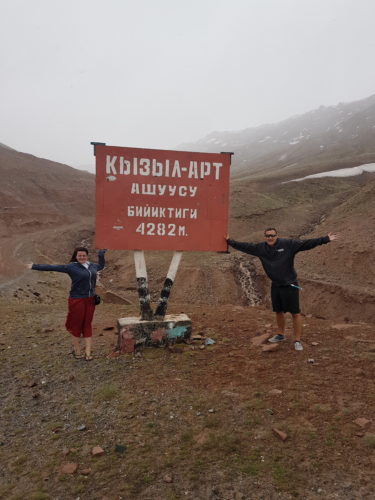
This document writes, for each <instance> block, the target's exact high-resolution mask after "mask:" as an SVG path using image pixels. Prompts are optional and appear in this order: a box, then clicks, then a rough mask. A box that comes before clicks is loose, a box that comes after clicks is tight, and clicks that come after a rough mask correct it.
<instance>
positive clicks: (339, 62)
mask: <svg viewBox="0 0 375 500" xmlns="http://www.w3.org/2000/svg"><path fill="white" fill-rule="evenodd" d="M374 15H375V4H374V2H373V1H372V0H357V1H354V0H314V1H313V0H311V1H310V0H262V1H259V0H232V1H229V0H190V1H189V2H177V1H176V0H157V1H153V0H138V1H136V0H107V1H106V2H104V1H99V0H64V1H62V0H33V1H32V2H30V1H29V0H2V2H1V19H0V64H1V69H2V71H1V80H0V106H1V118H0V142H2V143H5V144H7V145H9V146H11V147H14V148H15V149H19V150H21V151H25V152H29V153H32V154H35V155H38V156H42V157H46V158H50V159H53V160H56V161H60V162H63V163H68V164H70V165H72V166H80V165H85V164H90V163H93V156H92V149H91V147H90V145H89V143H90V141H91V140H100V141H103V142H107V143H108V144H113V145H122V146H136V147H150V148H167V149H173V148H176V146H177V145H178V144H180V143H182V142H188V141H191V140H195V139H198V138H199V137H201V136H203V135H205V134H207V133H209V132H211V131H213V130H233V129H242V128H246V127H251V126H256V125H259V124H262V123H267V122H268V123H269V122H275V121H278V120H281V119H284V118H287V117H289V116H291V115H293V114H297V113H302V112H305V111H308V110H310V109H313V108H315V107H318V106H319V105H322V104H323V105H330V104H336V103H338V102H340V101H345V102H348V101H352V100H356V99H361V98H363V97H366V96H368V95H370V94H372V93H374V91H375V90H374V89H375V65H374V64H373V54H374V53H375V50H374V49H375V32H374V30H373V27H372V23H373V19H374Z"/></svg>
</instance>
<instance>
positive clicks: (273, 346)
mask: <svg viewBox="0 0 375 500" xmlns="http://www.w3.org/2000/svg"><path fill="white" fill-rule="evenodd" d="M278 349H279V344H267V345H264V346H263V347H262V352H272V351H277V350H278Z"/></svg>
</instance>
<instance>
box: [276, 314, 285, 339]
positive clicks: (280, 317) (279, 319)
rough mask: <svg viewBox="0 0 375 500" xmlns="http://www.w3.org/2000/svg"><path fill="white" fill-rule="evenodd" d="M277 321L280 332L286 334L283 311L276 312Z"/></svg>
mask: <svg viewBox="0 0 375 500" xmlns="http://www.w3.org/2000/svg"><path fill="white" fill-rule="evenodd" d="M276 323H277V328H278V332H277V333H280V334H281V335H285V314H284V313H283V312H277V313H276Z"/></svg>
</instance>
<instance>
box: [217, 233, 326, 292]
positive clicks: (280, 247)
mask: <svg viewBox="0 0 375 500" xmlns="http://www.w3.org/2000/svg"><path fill="white" fill-rule="evenodd" d="M227 241H228V245H230V246H231V247H233V248H235V249H237V250H240V251H241V252H244V253H248V254H250V255H255V256H256V257H259V259H260V260H261V262H262V266H263V268H264V270H265V272H266V274H267V276H268V277H269V278H270V280H271V281H272V283H274V284H276V285H281V286H282V285H290V284H291V283H295V282H296V280H297V273H296V270H295V269H294V256H295V255H296V253H298V252H304V251H306V250H311V249H312V248H315V247H316V246H318V245H324V244H326V243H329V241H330V239H329V237H328V236H324V237H323V238H313V239H309V240H291V239H286V238H278V239H277V240H276V243H275V244H274V245H272V246H271V245H268V244H267V243H266V242H261V243H243V242H240V241H234V240H227Z"/></svg>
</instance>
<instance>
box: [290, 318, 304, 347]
mask: <svg viewBox="0 0 375 500" xmlns="http://www.w3.org/2000/svg"><path fill="white" fill-rule="evenodd" d="M292 318H293V331H294V340H296V341H298V342H300V340H301V335H302V316H301V315H300V314H292Z"/></svg>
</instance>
